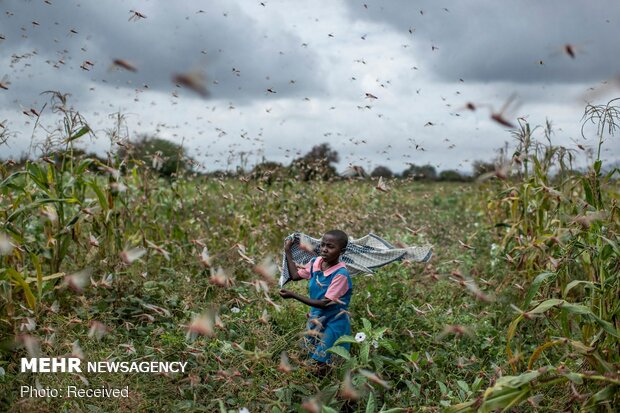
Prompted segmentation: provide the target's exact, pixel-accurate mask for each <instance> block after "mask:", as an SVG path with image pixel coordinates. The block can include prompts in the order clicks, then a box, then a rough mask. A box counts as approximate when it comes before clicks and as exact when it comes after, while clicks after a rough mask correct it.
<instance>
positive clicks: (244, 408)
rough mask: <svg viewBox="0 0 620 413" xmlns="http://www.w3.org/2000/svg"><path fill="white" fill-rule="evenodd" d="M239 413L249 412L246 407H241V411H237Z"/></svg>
mask: <svg viewBox="0 0 620 413" xmlns="http://www.w3.org/2000/svg"><path fill="white" fill-rule="evenodd" d="M239 413H250V411H249V410H248V408H247V407H242V408H241V409H239Z"/></svg>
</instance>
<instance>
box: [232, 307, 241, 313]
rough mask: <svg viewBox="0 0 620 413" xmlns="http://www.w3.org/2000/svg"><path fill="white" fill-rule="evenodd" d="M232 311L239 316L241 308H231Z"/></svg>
mask: <svg viewBox="0 0 620 413" xmlns="http://www.w3.org/2000/svg"><path fill="white" fill-rule="evenodd" d="M230 311H231V312H233V313H235V314H237V313H238V312H240V311H241V310H240V309H239V308H237V307H233V308H231V309H230Z"/></svg>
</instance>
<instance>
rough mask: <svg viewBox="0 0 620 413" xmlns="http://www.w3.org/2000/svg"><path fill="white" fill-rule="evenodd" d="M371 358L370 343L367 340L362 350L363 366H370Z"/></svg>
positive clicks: (361, 359)
mask: <svg viewBox="0 0 620 413" xmlns="http://www.w3.org/2000/svg"><path fill="white" fill-rule="evenodd" d="M369 356H370V343H369V342H368V340H366V341H365V342H364V343H362V348H361V349H360V361H361V362H362V364H368V359H369Z"/></svg>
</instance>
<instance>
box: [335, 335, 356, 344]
mask: <svg viewBox="0 0 620 413" xmlns="http://www.w3.org/2000/svg"><path fill="white" fill-rule="evenodd" d="M341 343H357V341H355V337H352V336H347V335H344V336H340V337H338V339H337V340H336V341H335V342H334V346H337V345H338V344H341Z"/></svg>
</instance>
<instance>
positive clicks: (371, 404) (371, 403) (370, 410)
mask: <svg viewBox="0 0 620 413" xmlns="http://www.w3.org/2000/svg"><path fill="white" fill-rule="evenodd" d="M375 410H377V401H376V400H375V394H374V393H373V392H370V394H369V395H368V403H366V413H374V412H375Z"/></svg>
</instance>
